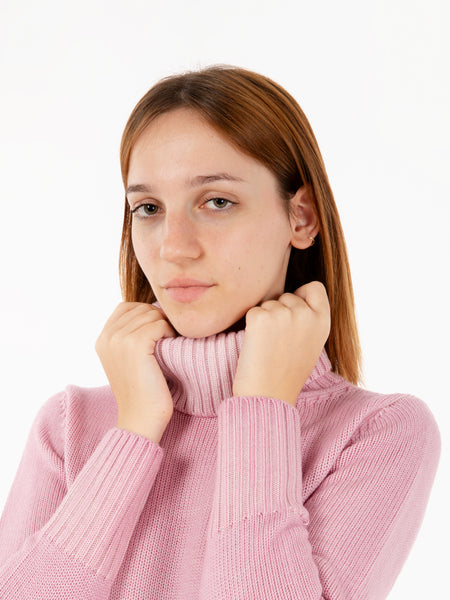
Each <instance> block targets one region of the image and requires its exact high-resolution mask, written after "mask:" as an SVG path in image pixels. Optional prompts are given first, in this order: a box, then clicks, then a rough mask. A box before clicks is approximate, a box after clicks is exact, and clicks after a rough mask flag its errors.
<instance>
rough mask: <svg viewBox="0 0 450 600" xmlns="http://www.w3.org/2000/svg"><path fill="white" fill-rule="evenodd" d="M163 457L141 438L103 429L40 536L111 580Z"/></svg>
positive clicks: (120, 430) (151, 444)
mask: <svg viewBox="0 0 450 600" xmlns="http://www.w3.org/2000/svg"><path fill="white" fill-rule="evenodd" d="M163 455H164V452H163V450H162V448H161V447H160V446H159V445H158V444H156V443H155V442H153V441H151V440H149V439H147V438H144V437H142V436H139V435H137V434H134V433H131V432H128V431H125V430H122V429H118V428H114V429H111V430H109V431H108V433H107V434H106V435H105V437H104V438H103V439H102V441H101V442H100V444H99V445H98V446H97V448H96V449H95V451H94V453H93V454H92V456H91V457H90V458H89V460H88V462H87V463H86V464H85V466H84V467H83V469H82V471H81V472H80V473H79V475H78V476H77V478H76V480H75V481H74V483H73V485H72V486H71V487H70V489H69V491H68V493H67V495H66V497H65V498H64V500H63V502H62V503H61V506H60V507H59V508H58V510H57V511H56V513H55V515H54V516H53V517H52V519H51V520H50V521H49V523H48V524H47V525H46V527H45V530H44V534H45V535H46V536H47V537H48V538H50V539H51V540H52V542H53V543H54V544H56V545H58V546H59V547H61V548H63V549H64V550H65V551H66V552H67V553H69V554H70V555H71V556H73V557H75V558H77V559H78V560H79V561H81V562H82V563H84V564H85V565H86V566H87V567H89V568H90V569H92V570H94V571H95V572H97V573H100V574H102V575H103V576H104V577H106V578H107V579H109V578H114V577H115V576H116V574H117V571H118V570H119V568H120V565H121V563H122V561H123V557H124V554H125V552H126V549H127V547H128V544H129V541H130V538H131V535H132V533H133V531H134V528H135V526H136V523H137V521H138V519H139V516H140V514H141V511H142V509H143V507H144V504H145V501H146V500H147V497H148V494H149V492H150V490H151V488H152V486H153V483H154V480H155V477H156V474H157V473H158V471H159V468H160V465H161V461H162V458H163Z"/></svg>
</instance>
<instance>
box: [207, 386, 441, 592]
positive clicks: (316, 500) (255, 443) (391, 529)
mask: <svg viewBox="0 0 450 600" xmlns="http://www.w3.org/2000/svg"><path fill="white" fill-rule="evenodd" d="M438 456H439V433H438V431H437V427H436V424H435V421H434V419H433V417H432V416H431V414H430V413H429V411H428V409H427V408H426V406H425V405H424V404H423V403H421V402H420V401H418V400H416V399H414V398H411V397H402V398H399V399H398V400H397V401H396V402H394V403H393V404H391V405H390V406H388V407H387V408H386V409H384V410H383V411H381V412H379V413H378V414H377V415H376V416H375V417H373V418H371V419H370V420H369V421H368V422H367V423H365V424H364V425H363V426H362V427H361V428H359V430H358V431H357V433H356V435H355V436H354V438H353V439H352V440H351V443H350V444H348V445H347V446H346V448H345V449H344V450H343V452H342V453H341V455H340V456H339V458H338V460H337V462H336V465H335V469H334V470H333V471H332V472H330V473H329V474H328V475H327V476H326V477H325V478H324V480H323V482H322V483H321V484H320V486H319V487H318V488H317V489H316V490H315V492H314V493H313V494H312V495H311V496H310V497H309V498H307V499H305V502H304V503H303V502H302V498H301V490H302V471H301V427H300V417H299V413H298V411H297V410H296V409H295V408H294V407H292V406H290V405H289V404H287V403H286V402H283V401H280V400H278V399H274V398H262V397H233V398H229V399H227V400H225V401H224V402H223V404H222V405H221V408H220V413H219V448H218V472H217V481H216V490H215V498H214V505H213V510H212V514H211V520H210V527H209V539H208V545H207V551H206V556H205V563H204V572H203V579H202V588H201V595H200V597H201V600H219V599H223V600H225V599H227V598H231V597H232V598H236V599H241V598H242V599H244V598H245V599H246V600H250V599H254V600H275V599H276V600H281V599H283V600H284V599H286V600H287V599H290V600H294V599H301V600H325V599H326V600H363V599H370V600H381V599H383V598H386V596H387V594H388V592H389V590H390V588H391V586H392V585H393V583H394V581H395V578H396V577H397V575H398V572H399V571H400V568H401V566H402V564H403V563H404V561H405V559H406V557H407V555H408V553H409V550H410V548H411V546H412V543H413V541H414V539H415V536H416V534H417V531H418V529H419V526H420V523H421V521H422V518H423V514H424V510H425V506H426V502H427V499H428V495H429V492H430V488H431V484H432V480H433V477H434V473H435V470H436V466H437V461H438Z"/></svg>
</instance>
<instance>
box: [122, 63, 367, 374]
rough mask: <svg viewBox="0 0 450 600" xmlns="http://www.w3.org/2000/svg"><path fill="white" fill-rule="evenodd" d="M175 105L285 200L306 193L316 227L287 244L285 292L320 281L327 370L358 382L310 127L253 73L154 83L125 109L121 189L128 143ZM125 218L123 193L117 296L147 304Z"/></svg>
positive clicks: (334, 227)
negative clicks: (306, 243)
mask: <svg viewBox="0 0 450 600" xmlns="http://www.w3.org/2000/svg"><path fill="white" fill-rule="evenodd" d="M177 108H189V109H192V110H195V111H197V112H198V113H199V114H200V115H201V116H202V117H203V118H205V119H206V121H207V122H208V123H209V124H211V125H212V126H213V127H214V128H215V129H216V130H217V131H218V132H219V133H221V134H222V135H223V136H224V137H225V138H226V139H227V140H229V141H230V142H231V143H232V144H234V145H235V146H236V147H237V148H239V149H240V150H241V151H243V152H245V153H247V154H248V155H250V156H252V157H253V158H255V159H256V160H258V161H259V162H261V163H262V164H263V165H265V166H266V167H267V168H268V169H269V170H270V171H271V172H272V173H273V174H274V176H275V177H276V179H277V181H278V185H279V190H280V193H281V195H282V197H283V198H284V199H285V201H286V208H287V207H288V206H289V198H291V197H292V196H293V195H294V194H295V192H296V191H297V190H298V189H299V188H300V187H301V186H302V185H309V186H311V188H312V190H313V201H314V210H315V212H316V215H317V218H318V221H319V226H320V230H319V233H318V234H317V236H316V242H315V244H314V245H313V246H311V247H309V248H307V249H306V250H299V249H297V248H294V247H292V249H291V255H290V260H289V264H288V269H287V275H286V282H285V292H294V291H295V290H296V289H297V288H298V287H300V286H301V285H303V284H305V283H308V282H310V281H321V282H322V283H323V284H324V285H325V288H326V290H327V294H328V299H329V302H330V308H331V331H330V335H329V338H328V340H327V342H326V345H325V349H326V351H327V354H328V357H329V359H330V361H331V365H332V369H333V371H334V372H336V373H338V374H339V375H341V376H342V377H344V378H346V379H347V380H348V381H350V382H351V383H354V384H355V385H356V384H358V383H359V382H360V380H361V348H360V343H359V336H358V329H357V324H356V316H355V306H354V296H353V287H352V280H351V274H350V267H349V263H348V257H347V249H346V244H345V239H344V234H343V231H342V226H341V222H340V218H339V214H338V211H337V208H336V204H335V201H334V198H333V193H332V191H331V187H330V184H329V181H328V176H327V173H326V170H325V165H324V162H323V159H322V156H321V153H320V150H319V146H318V144H317V141H316V138H315V136H314V133H313V131H312V128H311V126H310V124H309V122H308V120H307V118H306V116H305V114H304V113H303V111H302V109H301V108H300V106H299V105H298V103H297V102H296V100H295V99H294V98H293V97H292V96H291V95H290V94H289V93H288V92H287V91H286V90H284V89H283V88H282V87H281V86H280V85H278V84H277V83H275V82H274V81H272V80H271V79H269V78H268V77H265V76H263V75H260V74H258V73H254V72H252V71H248V70H246V69H242V68H239V67H233V66H228V65H215V66H210V67H207V68H205V69H202V70H198V71H190V72H187V73H182V74H178V75H173V76H170V77H166V78H164V79H162V80H160V81H159V82H158V83H157V84H156V85H154V86H153V87H152V88H151V89H150V90H149V91H148V92H147V93H146V94H145V95H144V96H143V98H142V99H141V100H140V101H139V102H138V104H137V105H136V106H135V108H134V109H133V112H132V113H131V115H130V117H129V119H128V122H127V124H126V126H125V130H124V132H123V136H122V141H121V147H120V163H121V171H122V179H123V183H124V186H125V189H126V186H127V178H128V170H129V165H130V158H131V153H132V150H133V147H134V145H135V143H136V141H137V139H138V138H139V136H140V135H141V134H142V133H143V131H144V130H145V129H146V127H147V126H148V125H149V124H150V123H151V122H152V121H153V120H154V119H156V118H157V117H158V116H159V115H161V114H163V113H166V112H168V111H171V110H175V109H177ZM131 225H132V215H131V213H130V208H129V205H128V202H127V200H126V198H125V212H124V221H123V229H122V240H121V247H120V256H119V273H120V285H121V289H122V296H123V299H124V301H126V302H150V303H151V302H154V301H155V299H156V298H155V295H154V293H153V290H152V289H151V287H150V284H149V282H148V281H147V279H146V277H145V275H144V273H143V271H142V269H141V268H140V266H139V264H138V261H137V259H136V256H135V254H134V250H133V244H132V239H131Z"/></svg>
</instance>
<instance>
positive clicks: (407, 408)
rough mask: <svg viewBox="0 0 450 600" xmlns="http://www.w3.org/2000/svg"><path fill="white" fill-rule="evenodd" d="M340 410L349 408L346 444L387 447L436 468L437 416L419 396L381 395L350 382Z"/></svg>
mask: <svg viewBox="0 0 450 600" xmlns="http://www.w3.org/2000/svg"><path fill="white" fill-rule="evenodd" d="M341 410H342V411H347V410H348V411H349V414H348V417H350V419H351V420H352V421H353V424H354V425H353V431H352V432H351V438H350V440H349V446H364V445H367V446H370V447H371V448H372V451H373V452H375V453H376V452H377V448H378V449H380V450H381V448H389V449H390V452H392V453H393V454H395V453H397V455H398V457H400V456H404V457H406V456H409V458H410V459H414V457H415V463H416V465H417V466H418V465H422V467H425V468H430V470H431V471H434V470H435V469H436V467H437V464H438V461H439V456H440V449H441V438H440V432H439V427H438V425H437V422H436V419H435V418H434V415H433V414H432V412H431V410H430V409H429V407H428V406H427V404H426V403H425V402H424V401H423V400H421V399H420V398H418V397H416V396H414V395H411V394H405V393H392V394H381V393H378V392H373V391H370V390H367V389H364V388H361V387H358V386H354V385H351V384H349V385H348V386H347V389H346V392H345V394H343V396H342V397H341Z"/></svg>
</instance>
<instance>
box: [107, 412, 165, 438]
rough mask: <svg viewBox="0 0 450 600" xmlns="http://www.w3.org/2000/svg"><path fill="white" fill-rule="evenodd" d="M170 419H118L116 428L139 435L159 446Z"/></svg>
mask: <svg viewBox="0 0 450 600" xmlns="http://www.w3.org/2000/svg"><path fill="white" fill-rule="evenodd" d="M169 421H170V418H169V419H167V418H162V417H157V418H153V419H151V420H143V419H132V418H129V417H120V416H119V418H118V419H117V427H118V428H119V429H124V430H125V431H129V432H131V433H135V434H137V435H141V436H143V437H146V438H148V439H149V440H152V441H153V442H155V443H157V444H159V442H160V440H161V438H162V436H163V434H164V431H165V430H166V427H167V425H168V424H169Z"/></svg>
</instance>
